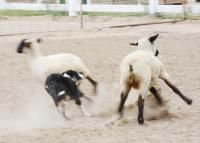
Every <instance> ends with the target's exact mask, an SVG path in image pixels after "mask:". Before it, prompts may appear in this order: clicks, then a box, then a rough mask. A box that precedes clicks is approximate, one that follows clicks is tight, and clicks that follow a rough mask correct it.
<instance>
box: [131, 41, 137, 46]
mask: <svg viewBox="0 0 200 143" xmlns="http://www.w3.org/2000/svg"><path fill="white" fill-rule="evenodd" d="M129 44H130V45H131V46H138V42H133V43H129Z"/></svg>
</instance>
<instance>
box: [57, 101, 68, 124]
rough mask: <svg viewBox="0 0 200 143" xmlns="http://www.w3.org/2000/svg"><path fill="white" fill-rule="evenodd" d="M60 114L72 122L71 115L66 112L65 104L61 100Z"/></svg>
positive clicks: (59, 104) (59, 105)
mask: <svg viewBox="0 0 200 143" xmlns="http://www.w3.org/2000/svg"><path fill="white" fill-rule="evenodd" d="M57 109H58V112H59V113H61V114H62V116H63V117H64V118H65V119H68V120H70V119H71V116H70V115H67V114H66V112H65V103H64V101H63V100H61V101H60V102H59V103H58V107H57Z"/></svg>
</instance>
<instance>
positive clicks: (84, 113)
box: [75, 99, 92, 117]
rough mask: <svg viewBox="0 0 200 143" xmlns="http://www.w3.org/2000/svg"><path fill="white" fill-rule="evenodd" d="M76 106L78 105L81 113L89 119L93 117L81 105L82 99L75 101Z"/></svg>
mask: <svg viewBox="0 0 200 143" xmlns="http://www.w3.org/2000/svg"><path fill="white" fill-rule="evenodd" d="M75 102H76V104H77V105H78V107H79V108H80V109H81V112H82V113H83V115H85V116H87V117H91V116H92V115H91V114H90V113H88V112H86V110H85V108H84V106H83V105H82V103H81V100H80V99H76V100H75Z"/></svg>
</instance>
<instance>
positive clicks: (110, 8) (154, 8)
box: [0, 3, 200, 16]
mask: <svg viewBox="0 0 200 143" xmlns="http://www.w3.org/2000/svg"><path fill="white" fill-rule="evenodd" d="M183 7H184V6H183V5H153V4H152V5H93V4H89V5H87V4H83V5H82V10H83V11H85V12H119V13H127V12H138V13H140V12H141V13H149V14H154V13H156V12H163V13H183V12H184V8H183ZM185 7H186V9H187V11H188V12H190V13H192V14H200V5H186V6H185ZM0 10H41V11H47V10H49V11H66V12H69V16H76V14H77V12H78V11H80V5H74V6H73V7H72V6H71V5H69V4H38V3H35V4H34V3H0Z"/></svg>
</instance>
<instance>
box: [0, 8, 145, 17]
mask: <svg viewBox="0 0 200 143" xmlns="http://www.w3.org/2000/svg"><path fill="white" fill-rule="evenodd" d="M44 15H50V16H67V15H68V13H67V12H53V11H27V10H0V16H9V17H16V16H44ZM83 15H88V16H113V17H128V16H144V15H147V14H146V13H112V12H84V13H83Z"/></svg>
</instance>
